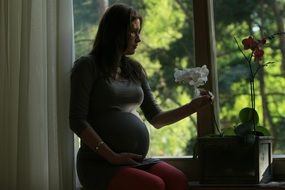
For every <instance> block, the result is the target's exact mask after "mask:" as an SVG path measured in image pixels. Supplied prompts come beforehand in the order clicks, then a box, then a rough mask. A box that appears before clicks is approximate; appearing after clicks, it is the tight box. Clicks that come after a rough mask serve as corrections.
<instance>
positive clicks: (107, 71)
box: [69, 4, 211, 190]
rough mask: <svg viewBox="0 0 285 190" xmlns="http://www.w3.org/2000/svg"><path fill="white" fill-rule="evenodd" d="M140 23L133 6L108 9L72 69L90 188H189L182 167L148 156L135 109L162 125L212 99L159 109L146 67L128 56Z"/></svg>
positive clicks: (73, 122) (82, 172)
mask: <svg viewBox="0 0 285 190" xmlns="http://www.w3.org/2000/svg"><path fill="white" fill-rule="evenodd" d="M141 25H142V17H141V16H140V15H139V14H138V12H137V11H136V10H134V9H133V8H131V7H129V6H127V5H125V4H114V5H113V6H111V7H109V8H108V9H107V11H106V12H105V14H104V15H103V17H102V19H101V21H100V24H99V28H98V32H97V35H96V38H95V41H94V44H93V48H92V50H91V51H90V53H89V54H88V55H86V56H82V57H80V58H79V59H78V60H76V62H75V64H74V67H73V69H72V74H71V96H70V115H69V118H70V128H71V129H72V131H73V132H74V133H76V134H77V135H78V136H79V137H80V139H81V147H80V149H79V151H78V153H77V174H78V177H79V180H80V183H81V184H82V186H83V187H84V188H85V189H88V190H89V189H90V190H91V189H92V190H115V189H116V190H186V189H188V187H187V178H186V177H185V175H184V174H183V173H182V172H181V171H180V170H178V169H176V168H175V167H173V166H171V165H169V164H167V163H165V162H162V161H160V160H157V159H151V158H146V155H147V152H148V148H149V134H148V130H147V128H146V126H145V124H144V123H143V121H142V120H141V119H140V116H139V114H138V113H137V109H138V108H140V109H141V110H142V112H143V114H144V116H145V118H146V119H147V120H148V122H149V123H150V124H152V125H153V126H154V127H155V128H161V127H163V126H165V125H169V124H172V123H174V122H177V121H179V120H181V119H183V118H185V117H187V116H189V115H191V114H192V113H194V112H196V111H197V110H198V109H200V108H201V107H203V106H205V105H208V104H209V103H210V102H211V98H210V96H209V95H208V94H207V93H205V95H203V96H201V97H199V98H196V99H194V100H192V101H191V102H190V103H188V104H186V105H184V106H181V107H179V108H176V109H173V110H169V111H162V110H161V109H160V108H159V107H158V105H157V104H156V102H155V100H154V98H153V96H152V92H151V89H150V87H149V84H148V82H147V77H146V73H145V71H144V69H143V67H142V66H141V64H140V63H138V62H137V61H135V60H133V59H131V58H129V57H128V55H132V54H134V53H135V50H136V48H137V46H138V43H139V42H140V41H141V40H140V31H141Z"/></svg>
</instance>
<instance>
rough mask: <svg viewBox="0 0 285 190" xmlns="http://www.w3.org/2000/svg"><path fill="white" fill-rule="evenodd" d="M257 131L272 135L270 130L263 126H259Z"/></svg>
mask: <svg viewBox="0 0 285 190" xmlns="http://www.w3.org/2000/svg"><path fill="white" fill-rule="evenodd" d="M256 131H258V132H261V133H262V134H263V135H264V136H270V135H271V134H270V131H269V130H268V129H266V128H265V127H262V126H257V127H256Z"/></svg>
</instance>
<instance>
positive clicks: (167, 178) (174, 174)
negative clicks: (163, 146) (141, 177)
mask: <svg viewBox="0 0 285 190" xmlns="http://www.w3.org/2000/svg"><path fill="white" fill-rule="evenodd" d="M146 171H147V172H149V173H151V174H154V175H156V176H158V177H160V178H161V179H163V181H164V183H165V190H187V189H189V187H188V179H187V177H186V176H185V174H184V173H183V172H181V171H180V170H178V169H177V168H175V167H173V166H171V165H169V164H167V163H165V162H159V163H157V164H155V165H153V166H152V167H150V168H149V169H147V170H146Z"/></svg>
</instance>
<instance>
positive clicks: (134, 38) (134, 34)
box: [124, 19, 141, 55]
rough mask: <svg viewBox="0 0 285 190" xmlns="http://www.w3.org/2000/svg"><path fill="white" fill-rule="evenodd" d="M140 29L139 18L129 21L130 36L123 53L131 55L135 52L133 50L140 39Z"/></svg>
mask: <svg viewBox="0 0 285 190" xmlns="http://www.w3.org/2000/svg"><path fill="white" fill-rule="evenodd" d="M140 29H141V22H140V19H135V20H134V21H133V22H132V23H131V28H130V36H129V40H128V46H127V49H126V50H125V51H124V54H125V55H131V54H134V53H135V50H136V48H137V46H138V43H139V42H140V41H141V39H140Z"/></svg>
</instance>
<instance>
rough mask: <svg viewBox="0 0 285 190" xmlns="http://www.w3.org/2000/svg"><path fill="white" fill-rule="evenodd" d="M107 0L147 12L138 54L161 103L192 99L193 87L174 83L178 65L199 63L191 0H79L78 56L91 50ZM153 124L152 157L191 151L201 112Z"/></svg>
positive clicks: (175, 103) (172, 104)
mask: <svg viewBox="0 0 285 190" xmlns="http://www.w3.org/2000/svg"><path fill="white" fill-rule="evenodd" d="M104 2H105V3H106V2H107V4H109V5H111V4H112V3H114V2H123V3H127V4H129V5H132V6H133V7H135V8H136V9H139V11H140V13H141V14H142V15H143V17H144V23H143V28H142V33H141V39H142V42H141V43H140V46H139V48H138V49H137V53H136V54H135V55H133V57H134V58H135V59H137V60H138V61H139V62H141V64H142V65H143V66H144V68H145V69H146V71H147V74H148V78H149V83H150V86H151V88H152V89H153V93H154V96H155V98H156V100H157V102H158V104H159V105H160V106H161V108H162V109H163V110H168V109H171V108H176V107H178V106H179V105H182V104H185V103H188V102H189V101H190V100H191V97H192V95H193V94H194V91H193V89H191V88H190V86H187V84H178V83H175V81H174V77H173V73H174V68H180V69H182V68H186V67H193V66H194V49H193V48H194V44H193V43H194V41H193V27H192V20H193V19H192V17H193V16H192V1H178V0H177V1H173V0H136V1H134V0H125V1H123V0H122V1H114V0H113V1H111V0H110V1H106V0H101V1H99V0H93V1H92V0H84V1H82V0H74V23H75V24H74V25H75V26H74V27H75V37H74V38H75V46H76V58H78V57H79V56H81V55H84V54H86V53H88V52H89V51H90V48H91V46H92V42H93V39H94V37H95V34H96V30H97V27H98V23H99V18H100V14H99V13H101V12H102V5H104ZM140 115H141V116H142V117H143V114H142V113H140ZM143 119H144V118H143ZM146 123H147V122H146ZM147 124H148V123H147ZM148 128H149V132H150V138H151V139H150V140H151V144H150V150H149V155H150V156H154V155H155V156H162V155H165V156H181V155H189V154H192V148H189V147H193V143H194V137H196V115H192V116H191V117H189V118H186V119H184V120H182V121H180V122H178V123H176V124H173V125H172V126H167V127H165V128H163V129H160V130H157V129H154V128H153V127H152V126H150V125H149V124H148Z"/></svg>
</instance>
